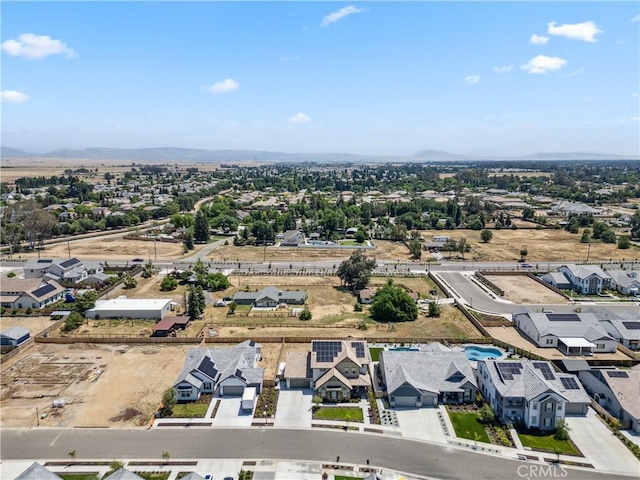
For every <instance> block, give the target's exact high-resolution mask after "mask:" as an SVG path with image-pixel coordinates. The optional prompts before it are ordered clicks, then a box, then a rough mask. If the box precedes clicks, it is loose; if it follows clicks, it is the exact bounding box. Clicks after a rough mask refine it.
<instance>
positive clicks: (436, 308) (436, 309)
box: [429, 301, 440, 317]
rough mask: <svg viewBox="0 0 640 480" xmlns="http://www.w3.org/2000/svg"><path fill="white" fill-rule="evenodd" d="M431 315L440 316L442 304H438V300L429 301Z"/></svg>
mask: <svg viewBox="0 0 640 480" xmlns="http://www.w3.org/2000/svg"><path fill="white" fill-rule="evenodd" d="M429 316H430V317H439V316H440V305H438V302H436V301H433V302H430V303H429Z"/></svg>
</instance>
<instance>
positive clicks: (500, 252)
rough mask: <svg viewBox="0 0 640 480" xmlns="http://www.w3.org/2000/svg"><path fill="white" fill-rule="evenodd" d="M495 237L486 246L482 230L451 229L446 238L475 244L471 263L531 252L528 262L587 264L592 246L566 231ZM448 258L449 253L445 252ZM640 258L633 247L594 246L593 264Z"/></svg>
mask: <svg viewBox="0 0 640 480" xmlns="http://www.w3.org/2000/svg"><path fill="white" fill-rule="evenodd" d="M492 232H493V238H492V239H491V241H490V242H489V243H482V242H481V240H480V231H474V230H450V231H447V232H446V233H442V235H448V236H450V237H451V238H453V239H456V240H458V239H460V238H461V237H465V238H466V239H467V240H468V241H469V243H470V244H471V252H469V253H467V254H465V258H466V259H467V260H469V261H471V260H476V261H501V262H506V261H515V260H518V259H519V258H520V250H521V249H523V248H526V249H527V251H528V255H527V258H526V259H527V261H528V262H529V263H536V262H547V261H549V262H561V261H567V262H570V261H584V260H586V259H587V250H588V248H589V247H588V244H586V243H580V237H581V235H580V234H577V235H572V234H570V233H569V232H566V231H564V230H524V229H519V230H510V229H504V230H492ZM443 255H444V256H445V258H448V256H449V253H447V252H443ZM636 258H640V250H638V249H637V248H633V247H632V248H630V249H628V250H619V249H618V248H617V247H616V245H615V244H610V243H601V242H594V243H592V244H591V251H590V252H589V259H590V260H591V261H605V260H622V259H626V260H630V259H636Z"/></svg>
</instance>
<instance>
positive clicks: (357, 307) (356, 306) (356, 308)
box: [353, 302, 362, 312]
mask: <svg viewBox="0 0 640 480" xmlns="http://www.w3.org/2000/svg"><path fill="white" fill-rule="evenodd" d="M353 311H354V312H361V311H362V305H360V303H358V302H356V303H355V304H354V305H353Z"/></svg>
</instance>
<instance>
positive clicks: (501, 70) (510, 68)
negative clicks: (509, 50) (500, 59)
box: [493, 65, 513, 73]
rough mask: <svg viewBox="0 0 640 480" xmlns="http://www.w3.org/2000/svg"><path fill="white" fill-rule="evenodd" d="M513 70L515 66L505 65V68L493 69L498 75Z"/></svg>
mask: <svg viewBox="0 0 640 480" xmlns="http://www.w3.org/2000/svg"><path fill="white" fill-rule="evenodd" d="M511 70H513V65H505V66H503V67H493V71H494V72H496V73H506V72H510V71H511Z"/></svg>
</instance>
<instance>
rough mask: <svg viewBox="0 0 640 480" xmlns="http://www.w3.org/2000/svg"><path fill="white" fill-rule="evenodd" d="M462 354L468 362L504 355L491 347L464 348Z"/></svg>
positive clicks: (474, 346)
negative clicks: (464, 354) (465, 355)
mask: <svg viewBox="0 0 640 480" xmlns="http://www.w3.org/2000/svg"><path fill="white" fill-rule="evenodd" d="M464 353H466V354H467V358H468V359H469V360H484V359H485V358H490V357H491V358H501V357H502V356H503V355H504V352H503V351H502V350H499V349H497V348H493V347H478V346H476V345H470V346H468V347H464Z"/></svg>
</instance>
